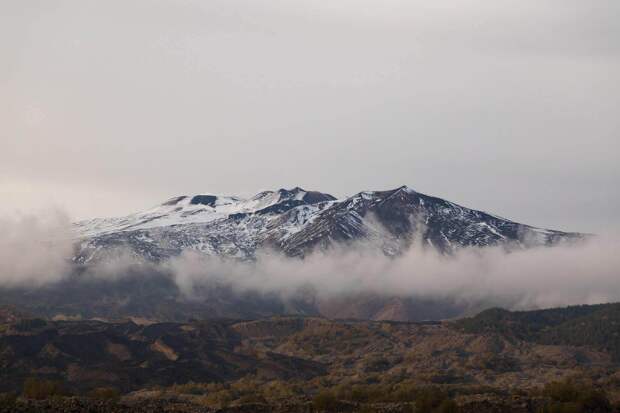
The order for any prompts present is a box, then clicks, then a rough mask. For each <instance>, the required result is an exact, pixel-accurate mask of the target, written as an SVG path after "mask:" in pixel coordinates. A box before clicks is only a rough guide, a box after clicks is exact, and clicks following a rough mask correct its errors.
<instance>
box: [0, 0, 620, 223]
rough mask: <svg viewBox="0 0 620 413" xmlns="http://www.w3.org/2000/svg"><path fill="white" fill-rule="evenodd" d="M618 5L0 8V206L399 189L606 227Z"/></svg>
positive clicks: (561, 0) (226, 1) (612, 197)
mask: <svg viewBox="0 0 620 413" xmlns="http://www.w3.org/2000/svg"><path fill="white" fill-rule="evenodd" d="M619 158H620V1H618V0H607V1H605V0H587V1H584V0H555V1H551V0H514V1H512V0H498V1H489V0H485V1H474V0H456V1H449V2H443V1H434V0H425V1H412V0H403V1H397V0H381V1H377V0H373V1H367V0H351V1H340V0H323V1H317V0H312V1H310V0H308V1H297V0H282V1H276V0H264V1H261V0H247V1H241V0H221V1H220V0H199V1H177V0H168V1H155V0H148V1H146V0H145V1H128V0H122V1H121V0H119V1H113V0H106V1H97V2H94V1H85V0H75V1H53V0H44V1H29V0H4V1H1V2H0V200H1V201H2V202H1V205H0V210H2V211H3V212H6V211H13V210H16V209H19V210H21V211H29V210H36V209H38V208H42V207H45V206H48V205H52V204H53V205H57V206H60V207H63V208H65V209H67V210H68V211H69V213H70V214H71V215H72V217H73V218H74V219H81V218H87V217H94V216H113V215H124V214H127V213H129V212H133V211H136V210H142V209H145V208H148V207H150V206H152V205H154V204H157V203H160V202H162V201H164V200H165V199H167V198H169V197H172V196H174V195H180V194H186V193H200V192H212V193H222V194H238V195H251V194H253V193H256V192H258V191H261V190H265V189H277V188H280V187H292V186H302V187H304V188H307V189H317V190H322V191H325V192H330V193H332V194H333V195H336V196H344V195H350V194H353V193H356V192H359V191H361V190H366V189H388V188H393V187H397V186H400V185H402V184H407V185H409V186H411V187H413V188H414V189H416V190H419V191H421V192H425V193H428V194H433V195H438V196H442V197H444V198H447V199H449V200H452V201H455V202H458V203H461V204H463V205H466V206H470V207H474V208H478V209H484V210H487V211H490V212H493V213H496V214H499V215H502V216H506V217H509V218H512V219H515V220H518V221H521V222H526V223H530V224H534V225H538V226H544V227H551V228H557V229H565V230H579V231H590V232H605V231H607V230H610V229H616V230H617V229H620V214H619V212H620V190H619V187H620V161H619Z"/></svg>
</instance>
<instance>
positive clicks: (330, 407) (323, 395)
mask: <svg viewBox="0 0 620 413" xmlns="http://www.w3.org/2000/svg"><path fill="white" fill-rule="evenodd" d="M312 404H313V406H314V409H315V410H316V411H319V412H329V411H334V410H336V409H337V408H338V404H339V403H338V398H336V395H335V394H334V393H332V392H330V391H327V390H323V391H321V392H319V393H318V394H317V395H316V396H314V399H313V400H312Z"/></svg>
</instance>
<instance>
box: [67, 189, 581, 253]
mask: <svg viewBox="0 0 620 413" xmlns="http://www.w3.org/2000/svg"><path fill="white" fill-rule="evenodd" d="M74 229H75V230H76V232H77V234H78V236H77V237H78V239H79V248H78V251H77V253H76V256H75V258H74V261H75V262H77V263H82V264H83V263H89V262H93V261H98V260H101V259H105V255H106V251H114V250H117V249H118V248H123V249H125V250H126V251H129V252H130V254H132V255H134V256H136V257H140V258H142V259H146V260H150V261H160V260H165V259H167V258H170V257H173V256H176V255H179V254H180V253H182V252H183V251H186V250H192V251H196V252H200V253H204V254H206V255H215V256H222V257H227V258H236V259H253V258H254V257H255V254H256V252H257V251H258V250H261V249H272V250H275V251H279V252H281V253H283V254H284V255H287V256H291V257H304V256H306V255H308V254H310V253H312V252H314V251H317V250H328V249H329V248H331V247H333V246H335V245H347V244H352V243H354V242H363V243H367V244H371V245H373V246H374V247H375V248H378V249H380V250H382V251H383V252H384V253H385V254H386V255H390V256H395V255H398V254H400V253H402V252H403V251H404V250H406V249H407V248H409V247H410V246H411V244H412V242H413V240H414V239H419V240H421V241H422V245H423V246H424V247H431V248H434V249H436V250H438V251H440V252H442V253H451V252H454V251H456V250H458V249H460V248H464V247H487V246H505V247H509V248H527V247H531V246H545V245H554V244H557V243H559V242H562V241H565V240H574V239H578V238H582V237H583V236H584V235H583V234H579V233H570V232H563V231H555V230H549V229H542V228H536V227H533V226H530V225H526V224H521V223H518V222H515V221H512V220H509V219H506V218H501V217H499V216H497V215H493V214H490V213H487V212H484V211H479V210H475V209H471V208H467V207H464V206H461V205H458V204H456V203H453V202H450V201H447V200H444V199H442V198H438V197H434V196H430V195H426V194H422V193H420V192H417V191H415V190H414V189H412V188H410V187H408V186H406V185H403V186H400V187H398V188H395V189H391V190H386V191H362V192H358V193H356V194H355V195H353V196H350V197H345V198H341V199H337V198H336V197H334V196H332V195H330V194H327V193H323V192H319V191H307V190H305V189H303V188H300V187H295V188H292V189H285V188H281V189H279V190H276V191H263V192H260V193H258V194H256V195H254V196H253V197H250V198H241V197H236V196H222V195H215V194H207V193H204V194H194V195H182V196H177V197H173V198H170V199H168V200H167V201H165V202H163V203H161V204H159V205H157V206H156V207H154V208H151V209H149V210H146V211H143V212H137V213H134V214H130V215H127V216H125V217H119V218H98V219H91V220H85V221H80V222H77V223H75V224H74Z"/></svg>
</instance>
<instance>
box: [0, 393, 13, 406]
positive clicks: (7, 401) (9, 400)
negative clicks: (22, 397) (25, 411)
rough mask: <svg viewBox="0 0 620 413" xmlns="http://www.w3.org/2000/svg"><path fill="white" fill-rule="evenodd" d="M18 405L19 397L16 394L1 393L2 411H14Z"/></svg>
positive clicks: (0, 403) (0, 404)
mask: <svg viewBox="0 0 620 413" xmlns="http://www.w3.org/2000/svg"><path fill="white" fill-rule="evenodd" d="M16 403H17V395H16V394H15V393H0V409H3V410H6V409H11V410H12V409H13V408H14V407H15V404H16Z"/></svg>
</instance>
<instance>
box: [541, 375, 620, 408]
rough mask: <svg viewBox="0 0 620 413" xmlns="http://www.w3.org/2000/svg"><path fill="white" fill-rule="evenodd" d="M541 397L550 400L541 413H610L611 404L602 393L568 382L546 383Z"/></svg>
mask: <svg viewBox="0 0 620 413" xmlns="http://www.w3.org/2000/svg"><path fill="white" fill-rule="evenodd" d="M543 395H545V396H547V397H549V398H550V399H551V402H550V403H547V405H546V406H544V407H543V408H542V412H543V413H610V412H612V411H613V409H612V406H611V403H610V402H609V399H607V396H606V394H605V393H604V392H602V391H599V390H595V389H594V388H592V387H590V386H583V385H578V384H576V383H574V382H572V381H570V380H565V381H561V382H552V383H548V384H547V385H546V386H545V388H544V389H543Z"/></svg>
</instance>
